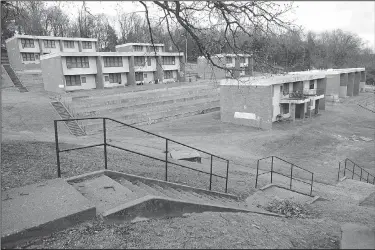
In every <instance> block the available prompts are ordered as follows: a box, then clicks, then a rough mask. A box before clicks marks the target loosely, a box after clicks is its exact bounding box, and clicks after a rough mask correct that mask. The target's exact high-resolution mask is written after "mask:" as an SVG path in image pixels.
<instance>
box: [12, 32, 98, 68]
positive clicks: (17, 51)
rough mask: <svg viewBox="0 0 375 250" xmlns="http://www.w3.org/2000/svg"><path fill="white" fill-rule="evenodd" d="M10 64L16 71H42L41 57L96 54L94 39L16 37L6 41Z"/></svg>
mask: <svg viewBox="0 0 375 250" xmlns="http://www.w3.org/2000/svg"><path fill="white" fill-rule="evenodd" d="M5 43H6V48H7V52H8V58H9V63H10V65H11V66H12V68H13V69H15V70H25V69H40V57H41V56H43V55H46V54H50V53H60V52H96V51H97V46H98V40H97V39H93V38H73V37H53V36H30V35H15V36H13V37H11V38H9V39H7V40H6V41H5Z"/></svg>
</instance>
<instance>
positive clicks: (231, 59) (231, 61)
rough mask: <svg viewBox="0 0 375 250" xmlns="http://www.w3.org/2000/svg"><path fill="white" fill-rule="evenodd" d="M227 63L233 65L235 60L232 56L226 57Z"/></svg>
mask: <svg viewBox="0 0 375 250" xmlns="http://www.w3.org/2000/svg"><path fill="white" fill-rule="evenodd" d="M228 59H230V61H229V60H228ZM225 63H226V64H229V63H233V58H232V57H230V56H226V57H225Z"/></svg>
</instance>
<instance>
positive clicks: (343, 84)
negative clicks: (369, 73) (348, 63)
mask: <svg viewBox="0 0 375 250" xmlns="http://www.w3.org/2000/svg"><path fill="white" fill-rule="evenodd" d="M347 92H348V74H347V73H343V74H340V95H339V97H346V95H347Z"/></svg>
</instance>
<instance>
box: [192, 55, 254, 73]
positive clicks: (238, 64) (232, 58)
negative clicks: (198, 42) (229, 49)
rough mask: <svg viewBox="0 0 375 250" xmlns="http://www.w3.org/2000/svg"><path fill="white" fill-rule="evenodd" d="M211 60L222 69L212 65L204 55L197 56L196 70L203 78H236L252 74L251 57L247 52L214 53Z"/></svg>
mask: <svg viewBox="0 0 375 250" xmlns="http://www.w3.org/2000/svg"><path fill="white" fill-rule="evenodd" d="M211 60H212V61H213V62H214V63H215V64H216V65H218V66H220V67H223V68H226V69H222V68H219V67H216V66H214V65H213V64H212V63H211V62H210V61H209V60H207V59H206V58H205V57H198V63H197V64H198V65H197V71H198V75H199V76H200V77H201V78H203V79H223V78H231V77H234V78H238V77H243V76H252V75H253V64H254V63H253V58H252V56H251V55H248V54H216V55H214V56H212V57H211Z"/></svg>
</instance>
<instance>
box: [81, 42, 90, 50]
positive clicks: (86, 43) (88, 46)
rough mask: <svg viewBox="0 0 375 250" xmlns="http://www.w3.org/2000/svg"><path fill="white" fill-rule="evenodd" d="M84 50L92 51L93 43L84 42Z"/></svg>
mask: <svg viewBox="0 0 375 250" xmlns="http://www.w3.org/2000/svg"><path fill="white" fill-rule="evenodd" d="M82 48H83V49H92V43H91V42H82Z"/></svg>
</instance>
